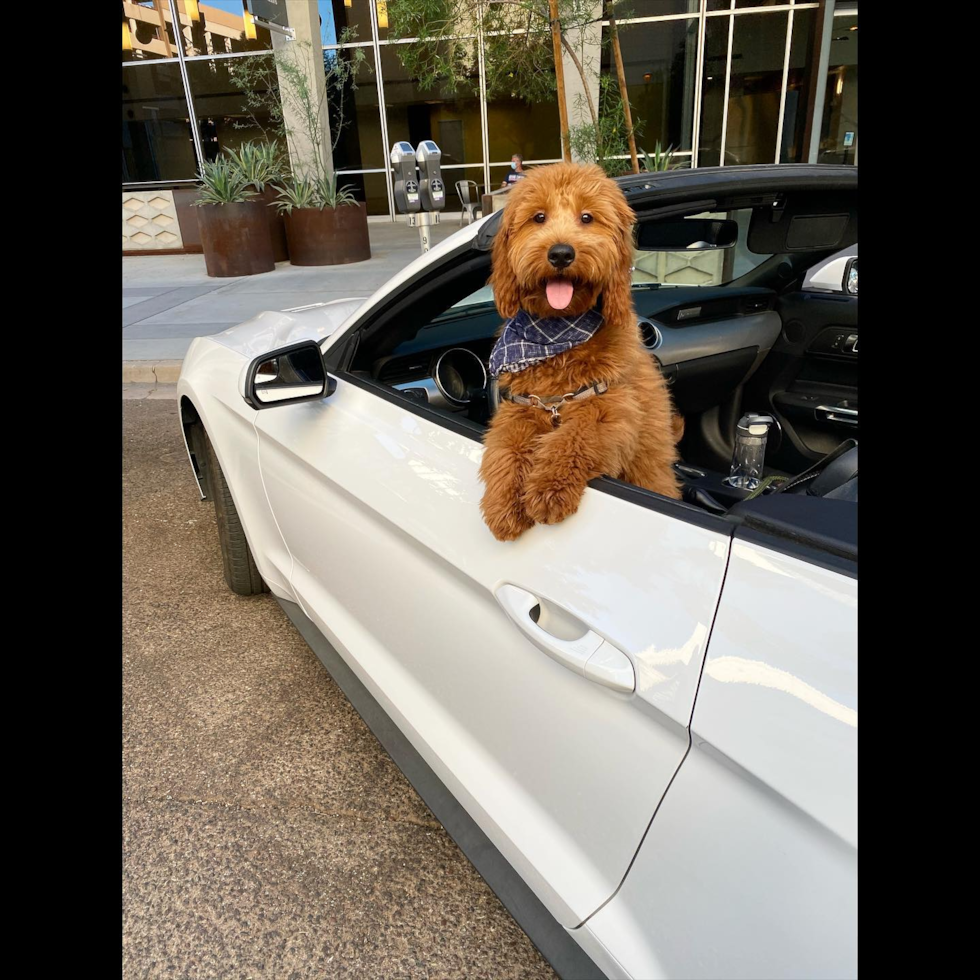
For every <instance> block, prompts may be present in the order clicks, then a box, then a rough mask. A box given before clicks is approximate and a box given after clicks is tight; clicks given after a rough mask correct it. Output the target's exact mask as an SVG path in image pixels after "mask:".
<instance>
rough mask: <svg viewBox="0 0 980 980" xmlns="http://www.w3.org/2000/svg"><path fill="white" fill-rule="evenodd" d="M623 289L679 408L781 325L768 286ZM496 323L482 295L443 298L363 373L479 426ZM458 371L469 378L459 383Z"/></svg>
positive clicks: (705, 394) (722, 393) (702, 398)
mask: <svg viewBox="0 0 980 980" xmlns="http://www.w3.org/2000/svg"><path fill="white" fill-rule="evenodd" d="M633 296H634V304H635V307H636V311H637V322H638V328H639V332H640V339H641V342H642V343H643V345H644V346H645V347H646V348H647V350H649V351H650V355H651V357H653V358H655V359H656V360H657V362H658V364H659V366H660V369H661V371H662V372H663V374H664V377H665V378H666V380H667V383H668V384H669V385H671V389H672V394H673V398H674V402H675V405H676V406H677V408H678V410H679V411H680V412H681V413H684V414H687V413H694V412H701V411H704V410H706V409H708V408H710V407H712V405H715V404H719V403H720V402H721V401H723V400H724V398H725V397H726V396H727V395H728V394H729V393H730V392H731V391H733V390H734V389H735V388H736V387H737V386H738V385H740V384H741V383H743V382H744V381H745V380H746V378H747V377H748V376H749V375H750V374H751V373H752V371H753V369H754V368H755V367H756V366H757V365H758V363H759V362H760V361H761V360H762V358H763V357H764V356H765V354H766V353H767V352H768V351H769V349H770V348H771V347H772V345H773V343H774V341H775V340H776V338H777V337H778V335H779V331H780V329H781V321H780V318H779V315H778V314H777V313H776V312H775V311H774V309H773V307H774V306H775V299H776V294H775V293H774V292H773V291H772V290H770V289H762V288H743V289H738V290H732V289H726V288H724V287H717V288H712V287H683V286H676V287H662V286H661V287H658V288H649V287H644V286H642V285H641V286H636V287H634V291H633ZM499 328H500V314H499V313H497V311H496V309H495V307H494V305H493V303H492V301H491V302H485V303H480V304H476V305H473V306H465V307H453V308H451V309H449V310H447V311H446V312H445V313H444V314H443V315H441V316H439V317H437V318H436V319H435V320H433V321H432V322H430V323H428V324H426V325H425V326H423V327H422V328H421V329H419V330H418V331H417V333H416V334H415V336H414V337H412V338H411V339H410V340H406V341H403V342H402V343H400V344H398V346H396V347H395V348H393V349H392V350H391V351H390V353H388V354H386V355H385V356H383V357H380V358H378V359H377V360H375V361H374V363H373V364H372V365H371V370H370V377H371V379H372V380H373V381H375V382H377V383H380V384H382V385H384V386H386V387H389V388H392V389H394V390H396V391H398V392H400V393H402V394H404V395H405V397H406V398H410V399H412V400H414V401H417V402H422V403H425V404H428V405H430V406H431V407H433V408H435V409H437V410H440V411H448V412H452V413H453V414H465V415H466V416H467V417H468V418H470V419H472V420H473V421H475V422H477V423H479V424H483V425H485V424H487V423H488V422H489V419H490V416H491V414H492V409H493V404H494V399H493V397H492V393H491V388H492V384H491V381H490V379H489V377H488V376H487V374H486V365H487V363H488V361H489V358H490V351H491V350H492V349H493V344H494V338H495V335H496V333H497V331H498V330H499ZM476 360H479V362H480V363H481V364H482V365H483V369H484V370H483V372H482V374H481V373H480V372H479V371H478V369H477V367H476V365H475V361H476ZM467 378H468V379H469V387H468V388H461V387H460V385H461V381H462V382H463V383H465V381H466V379H467Z"/></svg>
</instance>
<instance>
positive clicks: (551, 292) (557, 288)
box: [544, 279, 575, 310]
mask: <svg viewBox="0 0 980 980" xmlns="http://www.w3.org/2000/svg"><path fill="white" fill-rule="evenodd" d="M544 291H545V294H546V295H547V297H548V302H549V303H550V304H551V308H552V309H553V310H563V309H565V307H566V306H568V304H569V303H571V301H572V293H574V292H575V287H574V286H573V285H572V284H571V283H570V282H569V281H568V280H567V279H549V280H548V285H547V286H545V287H544Z"/></svg>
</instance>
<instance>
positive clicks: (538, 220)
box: [534, 211, 544, 225]
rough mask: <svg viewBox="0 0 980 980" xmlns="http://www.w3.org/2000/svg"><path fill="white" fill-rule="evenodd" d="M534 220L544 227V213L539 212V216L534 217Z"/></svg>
mask: <svg viewBox="0 0 980 980" xmlns="http://www.w3.org/2000/svg"><path fill="white" fill-rule="evenodd" d="M534 220H535V221H536V222H537V223H538V224H539V225H543V224H544V211H539V212H538V213H537V214H536V215H535V216H534Z"/></svg>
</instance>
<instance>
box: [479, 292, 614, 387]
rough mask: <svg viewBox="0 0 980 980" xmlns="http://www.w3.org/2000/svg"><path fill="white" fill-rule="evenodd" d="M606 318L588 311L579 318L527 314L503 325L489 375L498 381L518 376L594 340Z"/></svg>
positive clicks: (595, 311)
mask: <svg viewBox="0 0 980 980" xmlns="http://www.w3.org/2000/svg"><path fill="white" fill-rule="evenodd" d="M602 321H603V316H602V314H601V313H600V312H599V311H598V310H596V309H591V310H586V311H585V312H584V313H581V314H580V315H579V316H576V317H563V316H547V317H533V316H531V314H530V313H528V312H527V310H518V313H517V316H515V317H512V318H511V319H510V320H508V321H507V322H506V323H505V324H504V329H503V331H502V332H501V334H500V337H499V338H498V340H497V343H496V344H494V347H493V350H492V351H491V353H490V373H491V374H492V375H493V376H494V377H497V376H498V375H499V374H502V373H503V372H505V371H506V372H509V373H511V374H516V373H517V372H519V371H523V370H524V369H525V368H527V367H529V366H530V365H532V364H537V363H538V362H539V361H546V360H548V358H549V357H555V356H556V355H558V354H564V353H565V351H568V350H571V349H572V348H573V347H577V346H578V345H579V344H584V343H585V342H586V341H587V340H591V339H592V337H593V336H594V335H595V332H596V331H597V330H598V329H599V327H600V326H602Z"/></svg>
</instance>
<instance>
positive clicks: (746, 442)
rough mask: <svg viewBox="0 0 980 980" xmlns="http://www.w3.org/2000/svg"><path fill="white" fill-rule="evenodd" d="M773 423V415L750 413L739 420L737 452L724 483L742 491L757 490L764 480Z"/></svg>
mask: <svg viewBox="0 0 980 980" xmlns="http://www.w3.org/2000/svg"><path fill="white" fill-rule="evenodd" d="M772 423H773V417H772V416H771V415H759V414H757V413H755V412H750V413H748V414H747V415H743V416H742V417H741V418H740V419H739V420H738V425H737V426H736V427H735V452H734V453H732V468H731V472H730V473H729V474H728V476H726V477H725V479H724V481H723V482H724V483H726V484H727V485H728V486H730V487H737V488H738V489H740V490H756V489H757V488H758V486H759V483H760V481H761V480H762V467H763V464H764V463H765V458H766V440H767V439H768V437H769V426H770V425H772Z"/></svg>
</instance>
